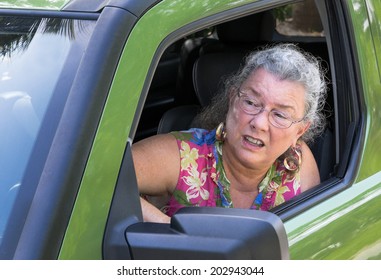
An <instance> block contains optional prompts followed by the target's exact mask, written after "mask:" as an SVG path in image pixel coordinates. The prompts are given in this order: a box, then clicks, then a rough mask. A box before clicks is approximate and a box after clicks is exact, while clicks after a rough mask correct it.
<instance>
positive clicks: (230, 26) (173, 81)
mask: <svg viewBox="0 0 381 280" xmlns="http://www.w3.org/2000/svg"><path fill="white" fill-rule="evenodd" d="M311 3H314V1H305V2H300V3H299V2H298V3H296V4H290V5H287V6H283V7H279V8H275V9H272V10H267V11H263V12H258V13H255V14H251V15H248V16H244V17H241V18H237V19H233V20H230V21H227V22H223V23H220V24H217V25H215V26H211V27H208V28H205V29H204V30H201V31H198V32H196V33H194V34H191V35H188V36H186V37H185V38H182V39H181V40H178V41H176V42H174V43H173V44H172V45H170V46H169V47H168V48H167V49H166V50H165V52H164V53H163V55H162V57H161V59H160V61H159V64H158V66H157V68H156V72H155V74H154V77H153V80H152V83H151V86H150V88H149V92H148V96H147V99H146V103H145V106H144V108H143V112H142V115H141V118H140V122H139V125H138V128H137V131H136V135H135V140H134V141H139V140H140V139H143V138H145V137H148V136H151V135H154V134H156V133H168V132H170V131H175V130H186V129H188V128H190V127H193V125H194V124H193V123H192V122H193V120H194V118H195V116H196V115H197V113H198V112H199V111H200V110H201V109H202V108H203V107H205V106H207V105H208V104H209V103H210V101H211V99H212V97H213V96H214V95H215V94H216V93H218V90H219V88H220V86H221V82H222V81H223V79H224V77H226V76H227V75H229V74H231V73H233V72H234V71H237V70H238V68H239V67H240V65H241V64H242V62H243V60H244V58H245V56H246V55H247V54H248V53H249V52H251V51H253V50H256V49H260V48H262V47H263V46H266V45H271V44H276V43H294V44H296V45H298V46H299V47H300V48H302V49H303V50H305V51H307V52H309V53H311V54H313V55H314V56H316V57H318V58H319V59H320V60H321V62H322V64H323V66H324V68H326V70H327V73H326V79H327V84H328V92H327V98H326V105H325V114H326V118H327V126H326V129H325V131H324V133H323V134H322V135H321V136H319V137H318V138H317V139H316V140H315V141H314V142H313V143H311V144H310V148H311V150H312V152H313V154H314V156H315V159H316V161H317V164H318V167H319V170H320V176H321V181H322V182H324V181H325V180H327V179H329V178H330V177H331V176H332V175H333V173H334V170H335V165H336V157H335V143H334V141H335V137H334V125H335V123H334V112H333V108H334V104H333V96H332V95H333V93H332V89H330V87H331V73H330V69H329V61H330V60H329V54H328V48H327V42H326V38H325V36H324V30H323V27H322V24H321V22H320V16H319V13H318V10H317V9H316V7H313V8H314V9H312V10H311V9H310V10H311V11H310V12H309V13H306V17H305V18H304V21H303V23H300V22H299V23H298V21H297V19H298V18H296V16H297V15H295V14H296V12H297V10H298V9H304V10H305V9H306V7H304V6H303V5H307V4H308V5H309V7H311ZM296 5H299V7H296ZM307 17H308V19H309V20H311V26H308V22H305V20H306V19H307ZM299 21H300V20H299ZM298 24H299V26H298ZM306 24H307V25H306ZM312 24H314V26H312ZM316 26H317V27H316ZM298 27H302V28H300V29H298ZM292 28H293V30H292ZM316 29H317V30H316ZM290 30H291V31H290Z"/></svg>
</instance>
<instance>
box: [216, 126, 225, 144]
mask: <svg viewBox="0 0 381 280" xmlns="http://www.w3.org/2000/svg"><path fill="white" fill-rule="evenodd" d="M225 138H226V132H225V124H224V123H223V122H221V123H220V124H219V125H218V126H217V128H216V140H217V141H221V142H224V141H225Z"/></svg>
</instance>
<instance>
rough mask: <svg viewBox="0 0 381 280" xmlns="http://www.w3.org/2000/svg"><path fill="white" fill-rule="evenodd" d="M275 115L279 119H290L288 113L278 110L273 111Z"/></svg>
mask: <svg viewBox="0 0 381 280" xmlns="http://www.w3.org/2000/svg"><path fill="white" fill-rule="evenodd" d="M272 114H273V116H274V117H275V118H277V119H283V120H287V119H288V116H287V114H285V113H282V112H278V111H273V113H272Z"/></svg>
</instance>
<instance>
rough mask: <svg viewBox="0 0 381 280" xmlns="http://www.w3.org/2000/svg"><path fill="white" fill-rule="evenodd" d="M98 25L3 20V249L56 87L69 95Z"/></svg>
mask: <svg viewBox="0 0 381 280" xmlns="http://www.w3.org/2000/svg"><path fill="white" fill-rule="evenodd" d="M93 24H94V23H93V22H92V21H80V20H74V19H62V18H34V17H11V16H4V17H2V16H0V83H1V87H0V133H1V137H0V245H1V244H2V238H3V234H4V231H5V228H6V226H7V222H8V220H9V215H10V212H11V210H12V207H13V204H14V202H15V198H16V195H17V193H18V191H19V190H20V188H22V178H23V175H24V173H25V169H26V166H27V163H28V161H29V157H30V155H31V152H32V148H33V146H34V144H35V142H36V139H37V135H38V133H39V129H40V126H41V123H42V122H43V119H44V117H45V112H46V111H47V108H48V106H49V104H50V102H51V101H52V97H53V96H54V93H55V92H56V91H57V88H56V87H57V83H58V82H59V81H60V80H62V79H67V81H65V86H64V88H65V87H67V91H66V92H67V93H68V92H69V88H70V78H68V77H72V76H73V75H67V73H68V71H70V72H72V73H75V70H76V69H73V67H74V68H76V67H78V64H79V61H80V58H81V56H82V55H83V52H84V49H85V46H86V43H87V42H88V37H89V35H90V33H91V32H90V31H91V28H92V26H93ZM61 85H62V82H61V84H60V87H59V91H60V92H62V91H63V88H62V86H61ZM64 91H65V90H64ZM61 98H62V97H61ZM61 100H65V99H61ZM46 117H49V116H46Z"/></svg>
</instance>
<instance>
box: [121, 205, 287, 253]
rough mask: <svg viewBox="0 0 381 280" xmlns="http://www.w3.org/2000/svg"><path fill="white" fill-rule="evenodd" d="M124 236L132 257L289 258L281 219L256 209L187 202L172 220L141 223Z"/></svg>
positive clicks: (129, 229)
mask: <svg viewBox="0 0 381 280" xmlns="http://www.w3.org/2000/svg"><path fill="white" fill-rule="evenodd" d="M125 237H126V240H127V243H128V247H129V248H130V253H131V258H132V259H194V260H195V259H257V260H259V259H260V260H274V259H289V251H288V241H287V235H286V231H285V229H284V226H283V223H282V221H281V220H280V218H279V217H278V216H276V215H275V214H273V213H270V212H263V211H257V210H245V209H225V208H208V207H190V208H182V209H180V210H179V211H178V212H177V213H176V214H175V215H174V216H173V217H172V220H171V224H170V225H169V224H159V223H136V224H133V225H131V226H129V227H128V228H127V230H126V234H125ZM126 249H127V248H126Z"/></svg>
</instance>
